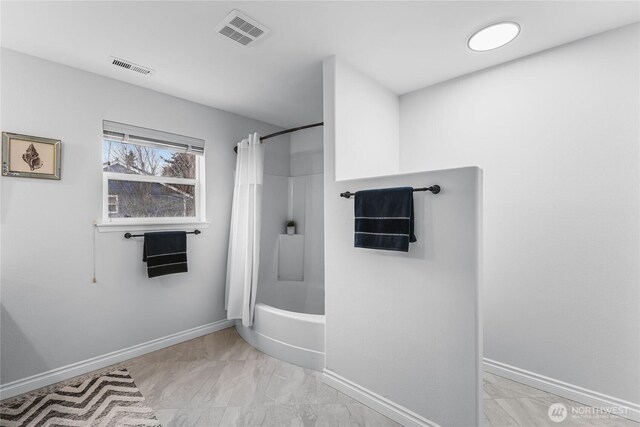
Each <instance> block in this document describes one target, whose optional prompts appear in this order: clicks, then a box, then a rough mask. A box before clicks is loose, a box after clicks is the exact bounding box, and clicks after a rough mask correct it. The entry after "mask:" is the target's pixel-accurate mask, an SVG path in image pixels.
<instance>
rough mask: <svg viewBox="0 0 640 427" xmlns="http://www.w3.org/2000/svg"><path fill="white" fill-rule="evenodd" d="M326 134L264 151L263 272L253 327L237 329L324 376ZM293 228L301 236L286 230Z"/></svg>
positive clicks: (305, 134) (316, 131) (283, 141)
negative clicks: (291, 223) (290, 225)
mask: <svg viewBox="0 0 640 427" xmlns="http://www.w3.org/2000/svg"><path fill="white" fill-rule="evenodd" d="M322 138H323V134H322V127H316V128H311V129H306V130H300V131H297V132H293V133H291V134H289V135H286V136H281V137H277V138H273V139H270V140H268V142H266V144H265V153H266V154H265V173H264V182H263V193H262V218H261V220H262V227H261V228H262V230H261V236H260V239H261V242H260V272H259V278H258V285H257V288H258V291H257V297H256V300H257V302H256V308H255V315H254V321H253V325H252V326H251V327H246V326H243V325H242V322H240V321H236V329H237V330H238V333H239V334H240V335H241V336H242V337H243V338H244V340H245V341H247V342H248V343H249V344H251V345H252V346H253V347H255V348H257V349H258V350H260V351H263V352H265V353H267V354H269V355H271V356H274V357H277V358H279V359H281V360H284V361H286V362H290V363H293V364H296V365H299V366H303V367H306V368H311V369H316V370H322V369H324V358H325V348H324V345H325V343H324V331H325V317H324V206H323V197H324V194H323V193H324V192H323V179H324V176H323V152H322V144H323V139H322ZM289 219H292V220H294V221H295V222H296V235H293V236H291V235H287V234H286V222H287V220H289Z"/></svg>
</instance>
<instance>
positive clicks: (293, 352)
mask: <svg viewBox="0 0 640 427" xmlns="http://www.w3.org/2000/svg"><path fill="white" fill-rule="evenodd" d="M324 319H325V318H324V315H321V314H306V313H297V312H294V311H287V310H282V309H280V308H276V307H272V306H270V305H266V304H264V303H258V304H256V311H255V315H254V318H253V326H251V327H246V326H243V325H242V321H236V330H237V331H238V333H239V334H240V336H241V337H242V338H243V339H244V340H245V341H246V342H248V343H249V344H250V345H252V346H253V347H255V348H257V349H258V350H260V351H262V352H263V353H266V354H268V355H270V356H273V357H275V358H278V359H280V360H283V361H285V362H289V363H293V364H294V365H298V366H302V367H303V368H309V369H315V370H317V371H321V370H323V369H324V357H325V350H324V325H325V321H324Z"/></svg>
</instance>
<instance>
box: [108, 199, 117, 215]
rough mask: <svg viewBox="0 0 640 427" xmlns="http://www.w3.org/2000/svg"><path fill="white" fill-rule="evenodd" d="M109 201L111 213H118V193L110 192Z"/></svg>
mask: <svg viewBox="0 0 640 427" xmlns="http://www.w3.org/2000/svg"><path fill="white" fill-rule="evenodd" d="M107 202H108V203H109V209H108V212H109V215H112V214H117V213H118V195H117V194H109V195H108V196H107Z"/></svg>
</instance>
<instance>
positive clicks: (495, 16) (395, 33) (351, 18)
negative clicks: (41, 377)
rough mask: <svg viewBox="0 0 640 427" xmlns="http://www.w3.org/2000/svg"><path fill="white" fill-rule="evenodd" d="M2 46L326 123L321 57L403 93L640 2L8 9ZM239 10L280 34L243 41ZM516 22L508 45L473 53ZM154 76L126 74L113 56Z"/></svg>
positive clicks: (623, 20) (298, 120)
mask: <svg viewBox="0 0 640 427" xmlns="http://www.w3.org/2000/svg"><path fill="white" fill-rule="evenodd" d="M0 7H1V10H0V12H1V15H2V18H1V19H2V21H1V24H2V34H1V35H2V39H1V42H2V46H4V47H7V48H10V49H14V50H17V51H20V52H25V53H27V54H30V55H34V56H38V57H41V58H45V59H49V60H51V61H55V62H59V63H62V64H66V65H70V66H72V67H76V68H80V69H83V70H87V71H91V72H94V73H97V74H102V75H105V76H108V77H112V78H115V79H118V80H122V81H126V82H129V83H133V84H135V85H139V86H143V87H147V88H151V89H155V90H157V91H161V92H165V93H168V94H171V95H175V96H178V97H181V98H185V99H189V100H192V101H195V102H199V103H202V104H205V105H210V106H213V107H217V108H221V109H223V110H228V111H232V112H235V113H238V114H242V115H245V116H249V117H254V118H257V119H260V120H264V121H266V122H270V123H274V124H278V125H281V126H285V127H286V126H298V125H303V124H307V123H313V122H316V121H321V120H322V67H321V61H322V60H323V59H324V58H326V57H328V56H330V55H334V54H335V55H338V56H340V57H341V58H342V59H344V60H346V61H348V62H350V63H352V64H353V65H354V66H356V67H357V68H359V69H360V70H362V71H364V72H365V73H367V74H369V75H370V76H372V77H373V78H374V79H376V80H377V81H378V82H380V83H382V84H383V85H385V86H387V87H388V88H390V89H391V90H393V91H394V92H396V93H398V94H403V93H406V92H410V91H413V90H416V89H419V88H422V87H425V86H428V85H431V84H434V83H437V82H441V81H444V80H448V79H450V78H453V77H457V76H460V75H463V74H467V73H470V72H473V71H477V70H480V69H483V68H487V67H490V66H493V65H496V64H500V63H503V62H506V61H510V60H513V59H515V58H519V57H522V56H525V55H529V54H531V53H534V52H538V51H541V50H544V49H548V48H551V47H554V46H558V45H561V44H564V43H567V42H570V41H573V40H577V39H580V38H583V37H586V36H589V35H592V34H596V33H599V32H602V31H606V30H610V29H613V28H616V27H620V26H623V25H627V24H630V23H633V22H638V21H639V20H640V2H638V1H627V2H618V1H602V2H598V1H529V2H527V1H494V2H488V1H467V2H462V1H439V2H438V1H413V2H399V1H395V2H391V1H390V2H368V1H367V2H360V1H358V2H329V1H324V2H302V1H300V2H294V1H259V2H238V1H236V2H211V1H202V2H180V1H173V2H152V1H140V2H133V1H127V2H118V1H106V2H94V1H80V2H9V1H2V3H1V6H0ZM232 9H239V10H241V11H242V12H244V13H245V14H247V15H249V16H250V17H252V18H254V19H256V20H257V21H259V22H261V23H263V24H265V25H266V26H268V27H269V28H270V29H271V33H269V35H268V38H266V39H265V40H262V41H260V42H256V43H255V44H254V45H251V46H247V47H245V46H242V45H240V44H238V43H235V42H233V41H231V40H230V39H228V38H226V37H223V36H221V35H219V34H217V33H216V32H215V31H214V27H215V26H216V24H217V23H218V22H219V21H220V20H221V19H222V18H224V17H225V16H226V15H227V13H229V11H231V10H232ZM503 20H511V21H516V22H518V23H519V24H520V25H521V27H522V32H521V34H520V36H519V37H518V38H517V39H516V40H515V41H514V42H512V43H510V44H508V45H507V46H505V47H503V48H501V49H497V50H494V51H489V52H473V51H471V50H469V49H468V48H467V47H466V42H467V39H468V37H469V36H470V35H471V34H472V33H474V32H475V31H476V30H477V29H479V28H482V27H484V26H486V25H488V24H492V23H495V22H498V21H503ZM111 55H112V56H116V57H119V58H124V59H126V60H129V61H132V62H135V63H137V64H141V65H144V66H148V67H150V68H153V69H155V70H156V73H155V74H154V75H153V76H151V77H145V76H141V75H137V74H135V73H132V72H129V71H125V70H121V69H117V68H116V67H114V66H112V65H110V63H109V62H108V60H109V56H111Z"/></svg>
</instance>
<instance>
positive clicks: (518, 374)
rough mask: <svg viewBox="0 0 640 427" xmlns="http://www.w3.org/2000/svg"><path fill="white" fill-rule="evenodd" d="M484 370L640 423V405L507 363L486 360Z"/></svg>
mask: <svg viewBox="0 0 640 427" xmlns="http://www.w3.org/2000/svg"><path fill="white" fill-rule="evenodd" d="M483 365H484V370H485V371H486V372H489V373H491V374H495V375H498V376H500V377H504V378H508V379H510V380H513V381H516V382H519V383H522V384H526V385H528V386H531V387H534V388H537V389H539V390H542V391H546V392H548V393H552V394H556V395H558V396H560V397H564V398H566V399H569V400H573V401H576V402H578V403H582V404H585V405H589V406H592V407H595V408H611V409H613V408H618V409H616V410H615V413H616V415H620V416H621V417H624V418H628V419H630V420H632V421H636V422H640V404H637V403H633V402H628V401H626V400H622V399H618V398H616V397H613V396H608V395H606V394H602V393H598V392H596V391H593V390H589V389H586V388H582V387H579V386H577V385H573V384H569V383H566V382H564V381H560V380H556V379H554V378H549V377H545V376H544V375H540V374H536V373H535V372H529V371H526V370H524V369H520V368H516V367H515V366H511V365H507V364H506V363H502V362H498V361H495V360H491V359H487V358H486V357H485V358H484V363H483Z"/></svg>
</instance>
